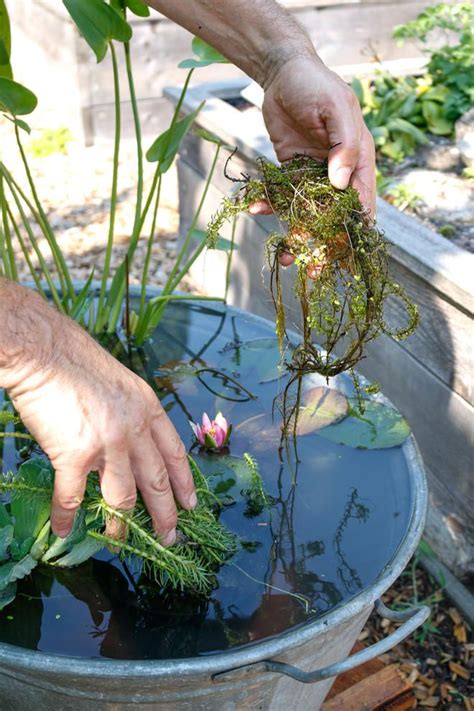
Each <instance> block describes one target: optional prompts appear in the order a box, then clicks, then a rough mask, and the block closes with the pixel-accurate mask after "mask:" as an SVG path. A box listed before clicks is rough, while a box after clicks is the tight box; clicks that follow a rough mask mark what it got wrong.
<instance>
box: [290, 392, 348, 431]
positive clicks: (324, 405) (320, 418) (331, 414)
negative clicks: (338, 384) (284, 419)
mask: <svg viewBox="0 0 474 711" xmlns="http://www.w3.org/2000/svg"><path fill="white" fill-rule="evenodd" d="M348 411H349V402H348V400H347V398H346V397H345V396H344V395H343V394H342V393H341V392H339V391H338V390H334V388H327V387H324V386H318V387H315V388H311V390H308V391H307V392H305V393H304V394H303V397H302V405H301V407H300V408H299V412H298V417H297V420H296V434H297V435H306V434H311V432H316V431H317V430H320V429H322V428H323V427H327V426H328V425H333V424H335V423H336V422H339V421H340V420H342V419H343V418H344V417H346V415H347V413H348ZM291 431H292V425H291V423H290V432H291Z"/></svg>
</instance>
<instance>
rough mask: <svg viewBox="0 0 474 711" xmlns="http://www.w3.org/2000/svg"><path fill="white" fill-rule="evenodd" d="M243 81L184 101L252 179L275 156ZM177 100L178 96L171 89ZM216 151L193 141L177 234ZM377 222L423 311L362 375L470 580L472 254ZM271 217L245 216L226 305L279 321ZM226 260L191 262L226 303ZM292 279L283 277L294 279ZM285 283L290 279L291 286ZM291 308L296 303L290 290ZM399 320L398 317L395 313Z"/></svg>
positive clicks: (216, 198)
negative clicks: (268, 258)
mask: <svg viewBox="0 0 474 711" xmlns="http://www.w3.org/2000/svg"><path fill="white" fill-rule="evenodd" d="M244 86H245V81H242V80H234V81H233V82H223V83H217V84H216V83H214V84H208V85H202V86H201V87H198V88H194V89H193V90H192V91H191V93H190V94H189V96H188V99H187V101H186V103H185V107H184V110H185V112H188V111H191V110H193V109H194V108H196V106H197V105H198V103H199V102H200V101H201V100H202V99H203V98H204V99H206V100H207V103H206V106H205V108H204V109H203V111H202V112H201V114H200V115H199V118H198V124H199V125H200V126H202V127H204V128H206V129H208V130H210V131H212V132H214V133H216V134H217V135H218V136H219V137H220V138H221V139H222V140H223V141H224V142H226V143H228V144H230V145H232V146H237V147H238V149H239V152H238V155H237V156H236V157H235V158H234V159H233V160H232V162H231V164H230V166H229V171H230V174H231V175H234V176H237V177H238V176H239V174H240V171H244V172H246V173H254V172H255V159H256V158H257V157H258V156H266V157H267V158H269V159H272V158H274V153H273V149H272V147H271V145H270V143H269V139H268V136H267V133H266V130H265V128H264V125H263V119H262V116H261V113H260V111H259V110H258V109H257V108H255V107H253V108H247V109H246V110H244V111H239V110H238V109H237V108H235V107H234V106H232V105H231V104H230V103H228V101H229V100H231V101H232V100H233V99H235V97H237V96H239V93H240V91H241V90H242V88H243V87H244ZM169 96H170V98H171V100H173V101H176V96H177V92H176V91H175V90H170V91H169ZM214 149H215V146H214V145H213V144H211V143H209V142H206V141H204V140H202V139H201V138H199V137H198V136H197V135H194V134H189V135H188V137H187V138H186V140H185V142H184V144H183V146H182V150H181V154H180V160H179V166H178V170H179V185H180V222H181V233H182V234H184V232H185V231H186V229H187V227H188V226H189V224H190V222H191V219H192V216H193V215H194V211H195V208H196V206H197V204H198V202H199V199H200V195H201V190H202V187H203V183H204V176H206V175H207V173H208V170H209V167H210V164H211V160H212V157H213V154H214ZM227 155H228V153H227V152H226V151H222V156H221V158H220V162H219V164H218V166H217V170H216V172H215V175H214V179H213V181H212V185H211V188H210V190H209V193H208V197H207V200H206V203H205V209H204V211H203V219H202V221H201V224H200V225H198V226H199V227H200V228H201V229H204V228H205V222H206V220H207V219H209V217H210V215H211V214H212V213H213V212H215V210H216V209H217V206H218V205H219V203H220V200H221V198H222V195H223V194H225V193H228V192H229V191H230V190H231V189H232V187H233V185H232V183H230V182H229V181H228V180H227V179H226V178H225V177H224V162H225V160H226V158H227ZM378 221H379V224H380V225H381V227H382V228H383V229H384V231H385V233H386V236H387V239H389V240H390V242H392V244H393V247H392V257H391V265H390V266H391V271H392V273H393V275H394V276H395V277H396V279H397V280H398V281H399V282H400V283H401V284H402V285H403V286H404V287H405V288H406V290H407V291H408V293H409V294H410V296H411V297H412V298H413V299H414V301H416V302H417V303H418V304H419V306H420V311H421V324H420V327H419V328H418V330H417V332H416V334H415V335H413V336H412V337H411V338H410V339H408V340H407V341H403V342H400V343H398V342H395V341H394V340H392V339H391V338H388V337H382V338H381V339H380V340H378V341H377V342H376V343H373V344H371V347H370V348H369V349H368V354H367V358H366V359H365V360H364V361H363V362H362V363H361V367H360V370H361V372H362V373H363V374H364V375H366V376H367V377H368V378H370V379H372V380H376V381H378V382H379V383H380V385H381V387H382V389H383V391H384V393H385V394H386V395H387V396H388V397H389V398H390V399H391V400H392V401H393V402H394V403H395V405H396V406H397V407H398V408H399V409H400V410H401V411H402V412H403V413H404V415H405V416H406V417H407V419H408V421H409V422H410V424H411V426H412V428H413V431H414V433H415V435H416V438H417V440H418V444H419V446H420V449H421V451H422V455H423V457H424V461H425V464H426V466H427V469H428V474H429V480H430V492H431V507H430V513H429V518H428V525H427V536H428V538H429V540H430V542H431V543H432V545H433V546H434V548H435V549H436V551H437V552H438V554H439V556H440V558H441V559H442V560H443V561H444V562H445V563H446V564H447V565H448V566H449V567H450V568H451V569H452V570H453V571H454V572H455V573H456V574H458V575H461V576H462V575H466V574H469V573H472V572H474V533H473V531H474V527H473V517H472V512H473V511H474V498H473V487H472V434H473V432H472V430H473V428H472V398H473V395H472V378H473V368H472V318H473V313H474V288H473V281H472V274H474V256H473V255H471V254H469V253H468V252H466V251H465V250H463V249H460V248H459V247H457V246H455V245H453V244H452V243H450V242H449V241H448V240H446V239H445V238H443V237H441V236H440V235H438V234H437V233H435V232H433V231H432V230H429V229H427V228H426V227H424V226H423V225H420V224H419V223H418V222H417V221H415V220H414V219H413V218H411V217H409V216H407V215H404V214H402V213H400V212H399V211H398V210H397V209H396V208H394V207H392V206H391V205H389V204H387V203H386V202H384V201H382V200H379V201H378ZM275 227H276V225H275V222H274V218H269V217H265V218H264V217H259V218H251V217H249V216H243V217H242V219H241V220H240V221H239V225H238V229H237V243H238V247H239V249H238V251H237V252H236V256H235V262H234V269H233V277H232V283H231V288H230V294H229V298H230V302H231V303H232V304H235V305H237V306H240V307H242V308H245V309H249V310H250V311H254V312H255V313H258V314H261V315H263V316H266V317H269V318H272V317H273V306H272V302H271V298H270V294H269V291H268V286H267V285H265V284H264V283H263V281H262V265H263V264H264V253H263V244H264V241H265V238H266V236H267V234H268V233H269V232H270V231H272V230H273V229H275ZM226 259H227V258H226V256H225V254H224V253H222V252H213V251H209V252H207V253H206V254H205V256H204V257H203V258H202V259H201V260H200V261H199V262H197V263H196V264H195V266H194V268H193V272H192V277H193V280H194V282H195V283H196V284H197V285H198V286H199V287H200V288H201V289H202V290H203V291H205V292H207V293H209V294H212V295H222V294H223V289H224V280H225V264H226ZM288 276H289V275H288V273H287V274H285V277H288ZM286 282H288V279H286ZM285 294H286V300H287V302H288V303H289V304H290V305H291V303H292V300H293V299H294V297H293V295H292V292H291V290H290V289H289V288H288V283H287V284H286V289H285ZM390 316H391V317H392V318H393V319H395V320H396V319H397V318H398V317H399V315H398V314H397V313H396V312H393V313H392V314H390Z"/></svg>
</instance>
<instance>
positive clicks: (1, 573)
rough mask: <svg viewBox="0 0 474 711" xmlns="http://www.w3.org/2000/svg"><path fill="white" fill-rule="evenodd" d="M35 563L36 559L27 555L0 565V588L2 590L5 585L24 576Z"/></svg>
mask: <svg viewBox="0 0 474 711" xmlns="http://www.w3.org/2000/svg"><path fill="white" fill-rule="evenodd" d="M36 565H37V561H36V560H35V559H34V558H32V557H31V556H30V555H27V556H25V557H24V558H23V560H20V561H13V560H12V561H11V562H10V563H4V564H3V565H1V566H0V590H4V589H5V588H6V587H7V585H10V583H13V582H15V580H21V578H26V576H27V575H29V574H30V573H31V571H32V570H33V568H35V567H36Z"/></svg>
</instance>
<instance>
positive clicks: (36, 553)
mask: <svg viewBox="0 0 474 711" xmlns="http://www.w3.org/2000/svg"><path fill="white" fill-rule="evenodd" d="M50 531H51V523H50V521H46V523H45V524H44V526H43V528H42V529H41V531H40V532H39V534H38V538H37V539H36V541H35V542H34V543H33V545H32V546H31V550H30V555H31V557H32V558H34V559H35V560H39V559H40V558H41V556H42V555H43V553H44V552H45V550H46V548H47V547H48V540H49V534H50Z"/></svg>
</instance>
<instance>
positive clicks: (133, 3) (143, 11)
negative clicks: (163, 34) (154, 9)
mask: <svg viewBox="0 0 474 711" xmlns="http://www.w3.org/2000/svg"><path fill="white" fill-rule="evenodd" d="M125 2H126V5H127V7H128V9H129V10H130V12H133V14H134V15H138V17H149V16H150V8H149V7H148V6H147V5H145V3H144V2H141V0H125Z"/></svg>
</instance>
